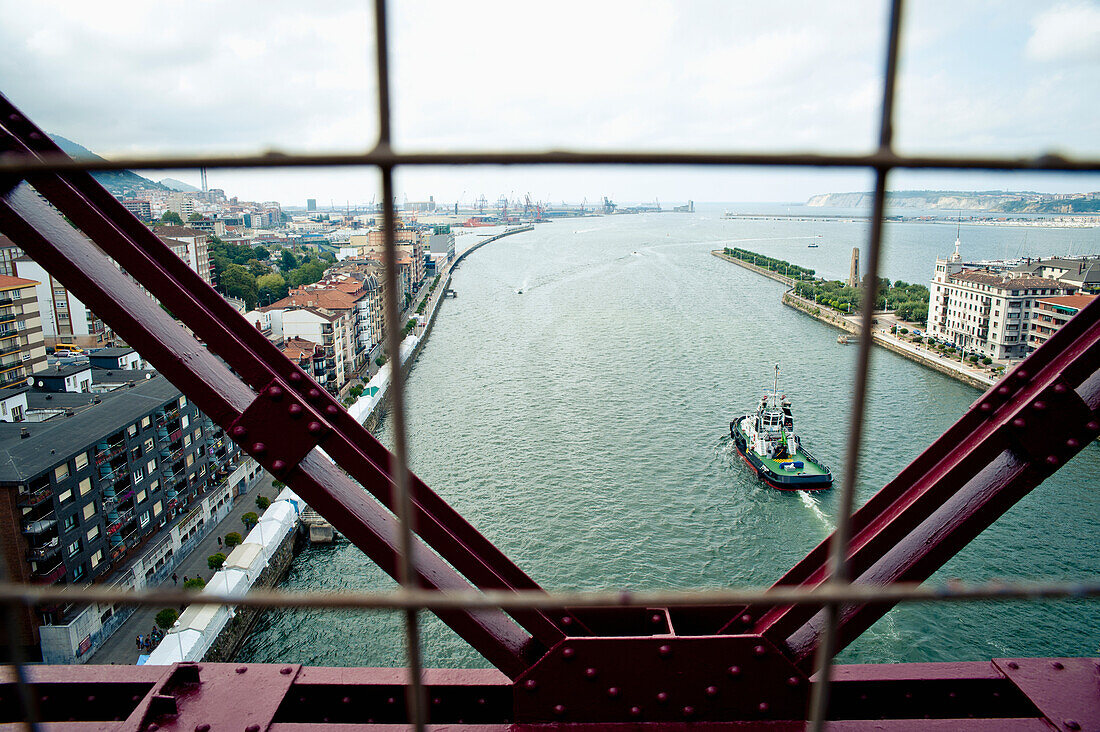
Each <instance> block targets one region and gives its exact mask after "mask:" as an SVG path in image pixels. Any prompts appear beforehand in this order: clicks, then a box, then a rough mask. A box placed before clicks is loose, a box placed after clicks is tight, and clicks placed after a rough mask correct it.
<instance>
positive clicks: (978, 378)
mask: <svg viewBox="0 0 1100 732" xmlns="http://www.w3.org/2000/svg"><path fill="white" fill-rule="evenodd" d="M711 254H713V255H714V256H716V257H718V258H719V259H724V260H726V261H727V262H733V263H734V264H736V265H738V266H740V267H744V268H745V269H748V270H752V271H753V272H756V273H757V274H761V275H764V276H765V277H767V278H768V279H772V280H775V281H776V282H781V283H783V284H784V285H787V286H788V287H790V288H793V287H794V285H795V282H796V280H794V279H792V278H790V277H785V276H783V275H781V274H778V273H776V272H772V271H771V270H769V269H765V268H763V267H758V266H756V265H754V264H751V263H750V262H745V261H743V260H740V259H737V258H735V257H730V256H728V255H727V254H725V253H724V252H723V251H721V250H714V251H712V252H711ZM782 302H783V304H784V305H787V306H788V307H792V308H794V309H795V310H798V311H799V312H801V313H805V314H806V315H809V316H810V317H811V318H815V319H817V320H820V321H821V322H822V323H827V324H828V325H831V326H833V327H834V328H839V329H840V330H842V331H844V332H845V333H854V334H859V332H860V324H859V319H858V318H846V317H844V315H842V314H841V313H838V312H836V311H835V310H833V309H832V308H828V307H823V306H821V305H820V304H818V303H815V302H813V301H812V300H807V299H805V298H802V297H799V296H798V295H796V294H794V291H793V289H791V290H787V291H786V292H784V293H783V296H782ZM871 341H872V342H873V343H874V344H876V345H878V346H882V347H883V348H886V349H888V350H890V351H893V352H894V353H896V354H898V355H899V356H903V357H905V358H907V359H909V360H910V361H914V362H915V363H919V364H920V365H922V366H925V367H927V368H930V369H932V370H934V371H938V372H940V373H941V374H944V375H945V376H950V377H951V378H953V379H957V380H959V381H961V382H963V383H964V384H967V385H969V386H972V387H974V388H975V389H980V390H982V391H985V390H986V389H988V388H989V387H990V386H992V385H993V384H994V383H995V382H996V380H995V379H994V378H993V377H992V376H988V375H986V374H982V373H976V372H974V371H972V370H971V369H969V368H967V367H966V366H963V365H962V364H960V363H959V362H957V361H954V360H952V359H947V358H942V357H940V356H937V355H936V354H934V353H932V352H931V351H927V350H924V349H922V348H920V347H919V346H915V345H913V344H911V343H907V342H905V341H902V340H901V339H899V338H895V337H893V336H891V335H889V334H888V333H883V332H881V331H872V333H871Z"/></svg>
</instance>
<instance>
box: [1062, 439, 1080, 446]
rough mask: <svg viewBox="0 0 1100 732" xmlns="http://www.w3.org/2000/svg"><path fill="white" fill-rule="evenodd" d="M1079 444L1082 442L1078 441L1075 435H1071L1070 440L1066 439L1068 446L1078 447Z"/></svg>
mask: <svg viewBox="0 0 1100 732" xmlns="http://www.w3.org/2000/svg"><path fill="white" fill-rule="evenodd" d="M1079 444H1081V443H1079V442H1078V441H1077V440H1076V439H1075V438H1073V437H1071V438H1069V439H1068V440H1066V447H1077V446H1078V445H1079Z"/></svg>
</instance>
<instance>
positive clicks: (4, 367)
mask: <svg viewBox="0 0 1100 732" xmlns="http://www.w3.org/2000/svg"><path fill="white" fill-rule="evenodd" d="M37 284H38V283H37V282H35V281H34V280H28V279H23V278H20V277H8V276H6V275H0V389H8V388H13V387H18V386H20V385H22V384H24V383H26V381H27V378H28V377H29V376H30V375H31V374H33V373H36V372H38V371H41V370H42V369H44V368H46V341H45V338H44V336H43V334H42V318H41V316H40V314H39V312H38V295H37V293H36V291H35V287H36V285H37Z"/></svg>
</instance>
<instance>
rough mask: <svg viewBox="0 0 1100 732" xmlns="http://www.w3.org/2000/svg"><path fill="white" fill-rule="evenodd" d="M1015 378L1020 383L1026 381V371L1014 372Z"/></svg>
mask: <svg viewBox="0 0 1100 732" xmlns="http://www.w3.org/2000/svg"><path fill="white" fill-rule="evenodd" d="M1016 378H1017V379H1019V380H1020V381H1027V372H1026V371H1017V372H1016Z"/></svg>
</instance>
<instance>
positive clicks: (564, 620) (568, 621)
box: [561, 615, 573, 625]
mask: <svg viewBox="0 0 1100 732" xmlns="http://www.w3.org/2000/svg"><path fill="white" fill-rule="evenodd" d="M561 624H562V625H572V624H573V618H571V617H569V616H568V615H565V616H564V617H562V619H561Z"/></svg>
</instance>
